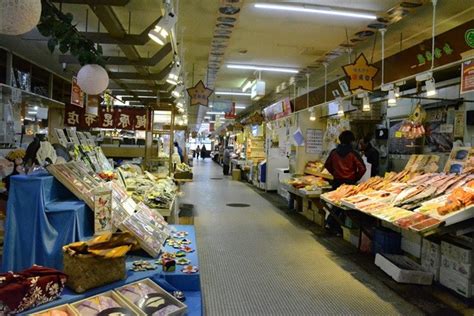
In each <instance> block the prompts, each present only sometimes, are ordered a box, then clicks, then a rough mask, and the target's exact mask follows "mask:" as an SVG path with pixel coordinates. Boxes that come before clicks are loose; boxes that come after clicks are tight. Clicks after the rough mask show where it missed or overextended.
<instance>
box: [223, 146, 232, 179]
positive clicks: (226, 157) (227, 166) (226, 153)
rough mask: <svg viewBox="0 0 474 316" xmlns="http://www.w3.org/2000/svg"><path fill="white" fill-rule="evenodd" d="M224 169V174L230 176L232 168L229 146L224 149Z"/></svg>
mask: <svg viewBox="0 0 474 316" xmlns="http://www.w3.org/2000/svg"><path fill="white" fill-rule="evenodd" d="M222 166H223V167H222V169H223V171H224V175H225V176H228V175H229V169H230V147H229V146H227V147H226V148H225V150H224V157H223V159H222Z"/></svg>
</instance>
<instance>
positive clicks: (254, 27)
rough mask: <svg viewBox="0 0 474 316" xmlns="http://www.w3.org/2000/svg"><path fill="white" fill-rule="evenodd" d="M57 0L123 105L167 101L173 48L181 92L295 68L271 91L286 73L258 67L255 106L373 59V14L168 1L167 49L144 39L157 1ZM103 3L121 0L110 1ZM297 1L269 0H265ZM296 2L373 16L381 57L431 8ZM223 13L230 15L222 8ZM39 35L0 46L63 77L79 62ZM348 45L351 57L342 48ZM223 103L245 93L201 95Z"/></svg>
mask: <svg viewBox="0 0 474 316" xmlns="http://www.w3.org/2000/svg"><path fill="white" fill-rule="evenodd" d="M55 1H56V0H55ZM63 2H64V3H63V4H62V5H60V4H59V0H57V2H55V5H56V7H57V8H60V9H61V10H62V12H65V13H66V12H70V13H72V14H73V15H74V20H73V24H76V25H77V29H78V30H79V31H80V32H84V33H83V34H84V35H85V36H86V37H89V38H91V39H92V40H94V41H95V42H99V43H101V45H102V46H103V49H104V55H105V56H107V57H110V59H109V62H108V64H107V69H108V71H109V75H110V78H111V83H110V86H109V87H110V88H111V89H112V92H113V93H114V94H115V95H119V96H122V97H123V99H124V100H127V101H129V104H131V105H149V104H162V105H166V104H169V103H170V102H172V101H173V99H172V98H171V97H170V92H171V90H172V89H173V87H172V86H170V85H169V84H167V83H166V82H165V80H164V79H165V77H166V75H167V74H168V72H169V71H170V67H171V63H172V61H173V56H174V54H175V53H176V54H177V55H178V56H179V57H180V59H181V65H182V67H183V71H182V74H183V78H184V82H185V85H186V88H188V87H191V86H193V85H194V84H196V83H197V82H198V81H199V80H203V82H204V83H205V84H206V85H208V86H210V87H211V88H213V89H215V90H217V91H219V90H225V91H241V86H242V84H243V83H244V81H245V80H246V79H254V78H256V77H257V76H258V75H259V74H258V73H256V72H255V71H253V70H238V69H228V68H227V67H226V65H227V64H228V63H241V64H251V65H264V66H279V67H294V68H297V69H299V70H300V72H299V73H298V74H297V75H293V76H294V77H295V78H294V79H295V82H296V84H295V85H294V86H291V87H290V88H284V89H282V91H281V92H279V93H276V88H277V87H278V86H280V85H281V84H282V83H284V82H285V83H288V81H289V80H290V77H291V76H292V75H291V74H282V73H271V72H261V74H260V75H261V79H262V80H264V81H265V82H266V96H265V97H264V98H263V99H262V100H261V101H260V102H258V104H259V105H268V104H269V103H271V102H273V101H275V100H276V99H278V98H281V97H283V96H295V95H300V94H302V93H304V92H306V91H307V87H308V86H309V90H312V89H314V88H316V87H320V86H322V85H323V84H324V67H323V64H322V63H323V62H327V63H328V81H332V80H334V79H336V78H338V77H340V76H343V72H342V69H341V65H343V64H345V63H347V62H348V60H349V58H353V57H354V55H355V54H356V53H359V52H364V53H365V54H366V56H371V59H373V62H376V61H378V60H380V58H381V54H380V35H379V34H378V32H377V30H376V28H377V27H378V26H377V25H375V26H374V25H369V24H371V23H373V22H374V20H365V19H354V18H348V17H334V16H327V15H319V14H310V13H302V12H287V11H275V10H265V9H259V8H256V7H255V3H257V2H259V3H267V2H270V1H267V0H260V1H256V0H199V1H196V0H194V1H190V0H172V4H173V6H174V9H175V13H176V14H177V16H178V23H177V26H176V31H175V42H176V45H171V44H169V43H168V44H166V45H165V46H160V45H158V44H156V43H155V42H153V41H151V40H149V38H148V36H147V34H148V31H149V30H150V29H151V28H153V27H154V25H155V24H156V23H157V21H158V19H159V18H160V17H161V15H162V14H163V13H164V5H163V1H162V0H96V1H81V0H64V1H63ZM112 2H113V3H114V4H117V3H118V4H120V5H113V6H111V5H110V4H111V3H112ZM301 2H302V1H301V0H286V1H278V0H273V1H271V3H274V4H275V3H277V4H284V3H286V4H288V3H301ZM85 3H94V4H93V5H88V4H85ZM304 3H305V4H310V5H318V6H332V7H334V6H335V5H337V8H339V9H344V10H362V11H368V12H373V13H374V14H375V15H377V17H379V19H380V20H381V21H382V22H384V23H386V26H387V33H386V35H385V56H386V57H388V56H390V55H392V54H394V53H396V52H398V51H399V50H400V49H401V48H402V49H403V48H407V47H410V46H412V45H414V44H416V43H418V42H420V41H423V40H425V39H427V38H429V37H430V36H431V24H432V6H431V2H430V1H429V0H409V1H400V0H339V1H332V0H305V1H304ZM410 4H411V5H410ZM413 4H415V5H413ZM401 5H402V6H401ZM411 6H415V8H410V7H411ZM230 9H234V10H230ZM229 10H230V11H236V13H235V14H229V12H230V11H229ZM436 16H437V18H436V32H437V33H441V32H444V31H446V30H448V29H451V28H453V27H456V26H457V25H459V24H462V23H464V22H466V21H468V20H470V19H472V16H474V6H473V5H472V0H456V1H447V0H438V6H437V14H436ZM375 22H377V21H375ZM360 31H370V32H368V33H367V32H365V33H362V34H368V35H367V36H365V37H364V36H361V35H360V34H361V33H358V32H360ZM46 41H47V39H46V38H44V37H42V36H41V35H40V34H39V33H38V32H37V31H36V30H33V31H31V32H29V33H27V34H24V35H22V36H19V37H12V36H2V35H0V45H1V46H4V47H6V48H9V49H11V50H12V51H14V52H15V53H18V54H20V55H22V56H24V57H26V58H28V59H30V60H32V61H33V62H35V63H37V64H39V65H42V66H44V67H47V68H49V69H51V70H53V71H55V72H57V73H60V74H62V75H63V76H64V77H65V78H70V77H71V76H72V75H74V74H75V73H76V72H77V70H78V69H79V65H78V63H77V62H76V61H75V60H74V58H72V57H71V56H60V54H59V53H58V52H55V53H54V54H53V58H51V55H50V53H49V51H48V49H47V46H46ZM374 47H375V49H374ZM348 48H350V49H351V54H349V53H348V52H347V49H348ZM173 50H176V51H175V52H173ZM372 56H373V57H372ZM62 62H66V64H67V67H66V68H63V67H62V65H61V63H62ZM307 80H308V81H307ZM286 86H288V84H286ZM223 102H224V103H231V102H235V103H236V104H237V105H238V107H239V109H238V110H237V111H238V112H239V111H242V109H240V108H242V107H247V108H249V107H250V106H251V105H252V102H251V101H250V98H249V97H246V96H218V95H215V94H213V95H212V96H211V98H210V105H211V106H212V105H213V104H214V103H216V104H217V103H223ZM254 106H255V102H254ZM208 110H212V108H211V107H209V108H208V107H203V106H192V107H189V108H188V117H189V126H190V128H191V129H194V130H197V129H199V125H200V123H201V122H202V121H203V118H204V116H205V113H206V111H208Z"/></svg>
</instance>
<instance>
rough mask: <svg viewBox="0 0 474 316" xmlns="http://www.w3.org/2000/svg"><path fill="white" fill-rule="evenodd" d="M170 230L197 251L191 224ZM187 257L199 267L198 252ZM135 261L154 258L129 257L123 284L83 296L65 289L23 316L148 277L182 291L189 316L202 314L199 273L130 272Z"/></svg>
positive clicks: (158, 270) (171, 249)
mask: <svg viewBox="0 0 474 316" xmlns="http://www.w3.org/2000/svg"><path fill="white" fill-rule="evenodd" d="M171 227H172V228H174V229H176V230H177V231H187V232H188V234H189V235H188V236H186V238H187V239H189V240H190V241H191V244H190V245H189V246H190V247H191V248H193V249H196V248H197V245H196V234H195V230H194V226H190V225H172V226H171ZM165 251H168V252H174V251H176V249H174V248H172V247H170V246H166V247H165ZM186 258H187V259H189V260H191V264H192V265H195V266H198V267H199V261H198V254H197V251H194V252H191V253H188V254H187V255H186ZM136 260H146V261H149V262H151V263H154V262H155V261H156V259H151V258H150V257H139V256H129V257H128V258H127V278H126V279H125V280H122V281H117V282H114V283H111V284H108V285H105V286H102V287H98V288H95V289H91V290H89V291H87V292H85V293H82V294H76V293H74V292H73V291H71V290H70V289H68V288H66V289H65V290H64V292H63V294H62V295H61V298H60V299H58V300H55V301H53V302H50V303H48V304H45V305H41V306H39V307H37V308H35V309H32V310H28V311H27V312H25V314H30V313H34V312H38V311H40V310H44V309H48V308H51V307H54V306H58V305H62V304H69V303H72V302H75V301H78V300H82V299H84V298H86V297H89V296H93V295H96V294H99V293H103V292H107V291H110V290H113V289H114V288H117V287H120V286H122V285H125V284H128V283H132V282H135V281H138V280H141V279H145V278H151V279H152V280H153V281H155V282H157V283H158V284H159V285H160V286H161V287H163V288H164V289H165V290H167V291H169V292H172V291H173V290H176V289H178V290H181V291H184V293H185V295H186V301H185V302H184V303H185V304H186V305H188V315H196V316H198V315H201V314H202V311H201V309H202V298H201V283H200V274H199V272H197V273H194V274H186V273H183V272H181V271H180V270H181V268H182V266H179V265H177V266H176V271H175V272H163V271H162V267H161V266H160V265H157V269H156V270H150V271H143V272H134V271H130V270H129V269H130V268H131V267H132V263H133V261H136Z"/></svg>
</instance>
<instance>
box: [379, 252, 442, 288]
mask: <svg viewBox="0 0 474 316" xmlns="http://www.w3.org/2000/svg"><path fill="white" fill-rule="evenodd" d="M375 265H376V266H378V267H379V268H380V269H382V271H384V272H385V273H387V274H388V275H390V276H391V277H392V279H394V280H395V281H397V282H399V283H412V284H421V285H430V284H431V283H432V282H433V274H432V273H430V272H425V271H422V268H421V266H420V265H419V264H417V263H416V262H415V261H413V260H411V259H409V258H407V257H405V256H400V255H382V254H380V253H378V254H376V255H375Z"/></svg>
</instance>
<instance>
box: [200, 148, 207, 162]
mask: <svg viewBox="0 0 474 316" xmlns="http://www.w3.org/2000/svg"><path fill="white" fill-rule="evenodd" d="M206 157H207V149H206V145H202V148H201V158H202V159H203V160H204V158H206Z"/></svg>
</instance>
